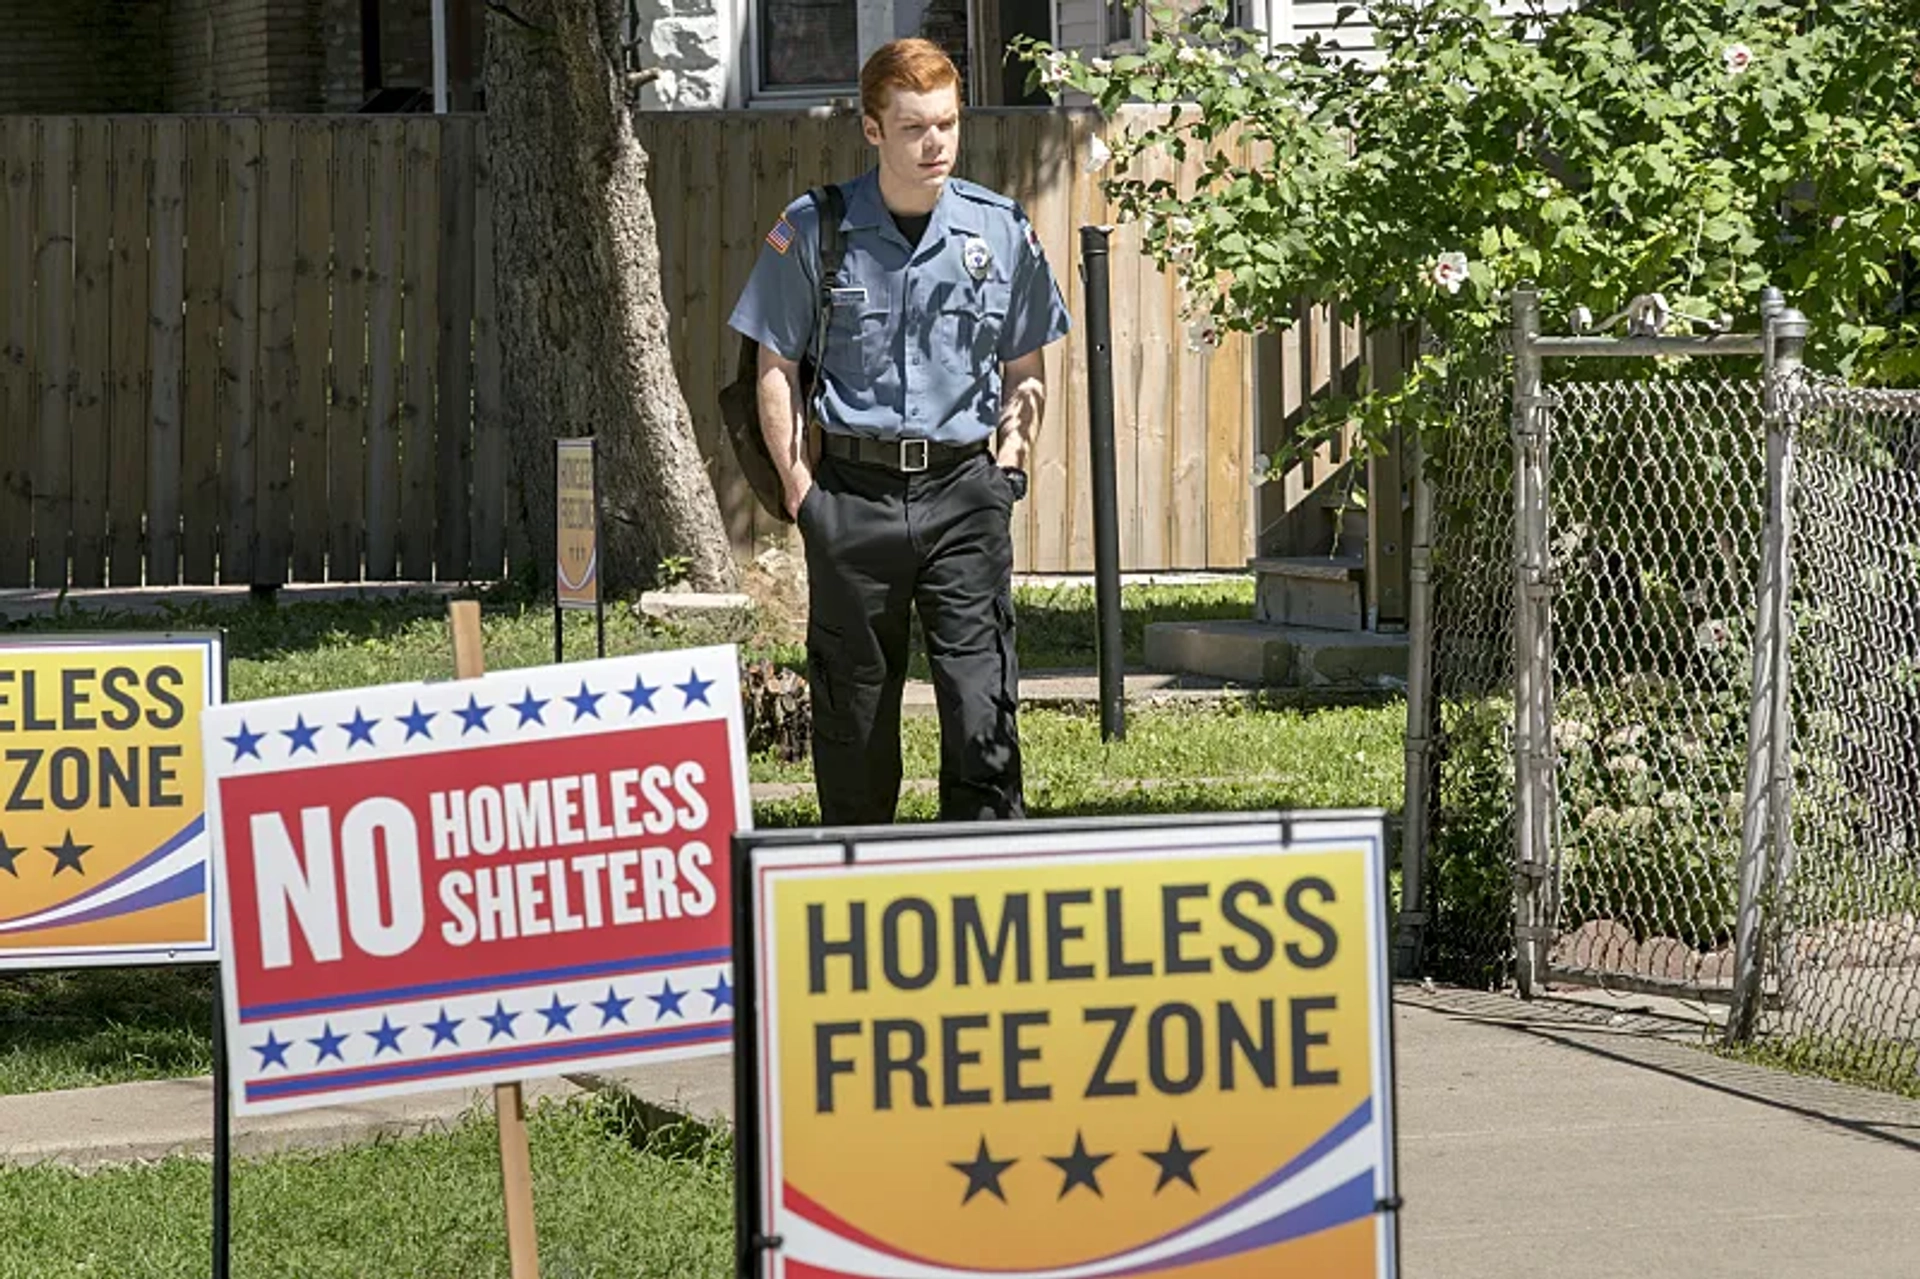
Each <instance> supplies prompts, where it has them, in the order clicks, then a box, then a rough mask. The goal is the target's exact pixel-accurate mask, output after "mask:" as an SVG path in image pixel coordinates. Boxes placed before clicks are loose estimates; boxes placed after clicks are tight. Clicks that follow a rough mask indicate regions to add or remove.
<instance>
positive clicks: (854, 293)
mask: <svg viewBox="0 0 1920 1279" xmlns="http://www.w3.org/2000/svg"><path fill="white" fill-rule="evenodd" d="M866 301H867V291H866V290H865V289H859V288H854V289H835V290H833V304H834V305H835V306H864V305H865V304H866Z"/></svg>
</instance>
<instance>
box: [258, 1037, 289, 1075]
mask: <svg viewBox="0 0 1920 1279" xmlns="http://www.w3.org/2000/svg"><path fill="white" fill-rule="evenodd" d="M291 1047H293V1044H292V1043H291V1042H289V1041H287V1040H283V1039H279V1038H276V1037H275V1035H274V1033H273V1032H272V1031H271V1030H269V1031H268V1032H267V1042H266V1043H264V1044H255V1045H254V1046H253V1051H255V1052H257V1053H259V1054H260V1069H262V1070H271V1069H272V1068H273V1067H275V1066H279V1067H281V1068H282V1069H285V1068H286V1064H287V1049H289V1048H291Z"/></svg>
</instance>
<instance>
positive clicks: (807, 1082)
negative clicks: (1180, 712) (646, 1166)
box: [741, 819, 1397, 1279]
mask: <svg viewBox="0 0 1920 1279" xmlns="http://www.w3.org/2000/svg"><path fill="white" fill-rule="evenodd" d="M1032 825H1034V826H1035V829H1034V830H1031V831H1027V830H1022V829H1021V828H1020V827H1018V826H1014V827H1008V826H996V827H993V828H983V829H982V830H981V831H980V833H979V834H977V835H973V834H969V835H957V834H947V835H944V836H942V837H935V838H930V839H927V840H917V839H904V840H889V841H886V842H874V843H870V844H865V845H861V846H859V847H858V848H857V849H856V853H855V856H854V857H853V860H852V861H851V862H844V861H843V860H842V855H841V850H840V848H839V847H838V846H832V847H827V848H822V847H819V846H817V845H816V846H814V847H810V848H807V849H804V850H802V849H794V848H777V847H772V848H762V849H758V850H756V851H755V854H754V865H753V867H752V871H751V878H752V881H753V883H752V890H751V891H752V897H753V901H752V906H751V911H752V916H753V923H754V930H755V939H754V945H755V960H754V962H755V969H754V975H753V978H752V981H753V984H754V990H753V999H754V1007H753V1016H754V1019H755V1022H756V1025H757V1033H756V1038H757V1041H758V1042H757V1046H756V1054H755V1055H756V1058H757V1060H756V1061H755V1062H754V1063H753V1064H752V1066H753V1068H754V1069H755V1070H756V1074H757V1078H758V1081H759V1089H758V1092H759V1102H758V1106H757V1108H758V1110H759V1116H758V1120H759V1122H758V1127H759V1134H758V1138H759V1149H758V1151H757V1163H758V1169H757V1173H758V1175H757V1178H756V1181H755V1183H754V1184H755V1190H754V1192H753V1195H752V1198H753V1199H754V1200H756V1201H757V1212H758V1217H759V1220H758V1222H757V1224H756V1230H757V1232H758V1233H759V1234H761V1235H762V1236H763V1237H766V1238H773V1237H778V1239H779V1244H778V1246H777V1247H771V1248H769V1249H768V1250H767V1251H766V1252H765V1253H764V1254H763V1258H762V1264H761V1269H760V1273H762V1274H765V1275H768V1276H773V1277H775V1279H880V1277H881V1276H886V1277H887V1279H961V1277H963V1276H985V1275H994V1276H996V1277H997V1279H1017V1277H1021V1276H1024V1277H1026V1279H1108V1277H1116V1279H1117V1277H1118V1276H1149V1275H1150V1276H1166V1277H1168V1279H1174V1277H1177V1279H1270V1277H1271V1276H1276V1275H1314V1276H1317V1277H1324V1279H1339V1277H1342V1276H1379V1275H1388V1274H1392V1273H1394V1265H1395V1257H1396V1254H1397V1246H1396V1244H1395V1240H1394V1225H1393V1222H1394V1216H1393V1212H1392V1211H1391V1208H1390V1205H1391V1204H1392V1203H1393V1201H1394V1188H1393V1155H1392V1151H1393V1144H1392V1143H1393V1139H1392V1133H1393V1117H1392V1084H1391V1078H1390V1051H1389V1047H1388V1043H1389V1041H1388V1035H1389V1027H1388V1024H1387V1016H1388V1012H1387V1008H1388V1000H1387V987H1386V965H1385V944H1384V937H1383V932H1384V928H1383V919H1384V909H1383V906H1382V895H1383V888H1382V882H1383V876H1382V854H1381V837H1380V832H1379V825H1378V821H1377V820H1372V821H1369V820H1352V819H1343V820H1338V821H1336V820H1331V819H1329V820H1326V821H1319V822H1316V821H1312V820H1307V819H1300V820H1297V821H1295V822H1293V823H1290V824H1287V825H1283V824H1282V823H1281V822H1279V821H1278V820H1269V821H1266V822H1264V823H1261V822H1255V823H1247V822H1241V821H1229V820H1223V821H1222V822H1221V823H1220V824H1217V825H1215V824H1210V823H1205V822H1198V823H1196V822H1195V821H1191V820H1190V821H1185V822H1180V823H1174V824H1168V825H1166V826H1164V827H1160V828H1153V827H1142V826H1138V825H1132V826H1116V827H1114V828H1113V829H1112V830H1111V831H1110V832H1109V831H1100V832H1093V831H1088V830H1086V829H1084V824H1083V829H1081V830H1079V831H1077V832H1060V833H1047V832H1045V831H1044V830H1042V829H1041V828H1040V826H1039V824H1032ZM945 829H946V830H947V831H948V832H951V831H952V828H950V827H949V828H945ZM741 1068H742V1069H746V1068H748V1063H745V1062H743V1063H741Z"/></svg>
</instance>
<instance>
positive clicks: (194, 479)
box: [180, 117, 227, 584]
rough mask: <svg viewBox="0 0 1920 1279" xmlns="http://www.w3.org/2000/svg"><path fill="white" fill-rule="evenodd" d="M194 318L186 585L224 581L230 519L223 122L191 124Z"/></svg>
mask: <svg viewBox="0 0 1920 1279" xmlns="http://www.w3.org/2000/svg"><path fill="white" fill-rule="evenodd" d="M186 135H187V260H186V270H187V312H186V335H185V354H184V361H183V377H184V379H185V383H184V386H183V388H182V389H183V391H184V398H185V409H184V411H183V412H184V418H183V421H182V423H181V430H180V577H181V580H182V581H185V582H193V583H199V584H208V583H212V582H214V581H217V580H218V576H219V575H218V573H217V571H216V564H217V563H218V560H219V554H220V543H221V529H222V527H223V526H224V522H225V519H226V509H225V498H226V493H225V485H224V483H223V481H222V476H221V473H220V440H221V434H222V430H223V422H222V419H221V395H220V388H221V381H222V377H223V370H222V361H221V351H220V324H221V316H222V311H223V310H224V307H225V298H226V252H225V245H224V242H223V240H222V237H221V223H220V217H221V206H222V203H223V201H224V199H225V190H226V160H227V157H226V135H225V130H224V127H223V125H222V123H221V122H220V121H217V120H212V119H207V118H205V117H202V118H199V119H194V120H189V121H187V122H186Z"/></svg>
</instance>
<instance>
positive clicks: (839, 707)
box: [800, 501, 855, 745]
mask: <svg viewBox="0 0 1920 1279" xmlns="http://www.w3.org/2000/svg"><path fill="white" fill-rule="evenodd" d="M800 505H801V509H802V510H804V509H805V508H806V502H804V501H803V502H802V503H801V504H800ZM846 651H847V645H846V640H845V638H844V636H843V635H842V634H841V632H840V630H839V628H837V627H833V626H828V625H826V624H825V623H823V622H809V623H808V624H807V696H808V700H809V702H810V703H811V705H812V707H813V735H814V736H815V737H817V738H819V739H820V740H821V741H823V742H830V743H833V744H835V745H846V744H848V743H850V742H852V741H853V740H854V739H855V733H854V725H853V708H852V705H851V703H850V699H849V695H850V694H851V692H852V688H851V685H850V683H849V681H848V678H847V675H848V672H847V668H846Z"/></svg>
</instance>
